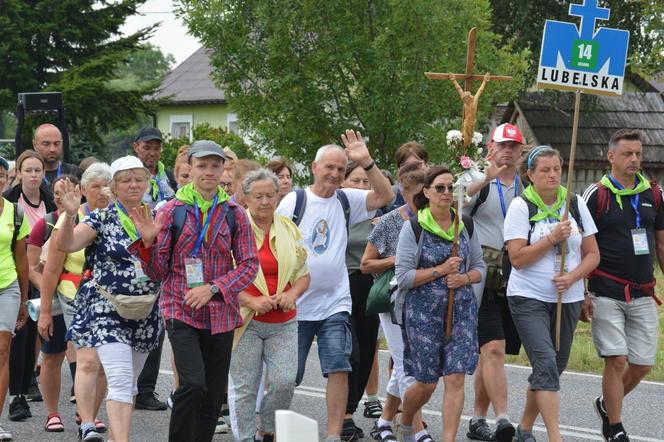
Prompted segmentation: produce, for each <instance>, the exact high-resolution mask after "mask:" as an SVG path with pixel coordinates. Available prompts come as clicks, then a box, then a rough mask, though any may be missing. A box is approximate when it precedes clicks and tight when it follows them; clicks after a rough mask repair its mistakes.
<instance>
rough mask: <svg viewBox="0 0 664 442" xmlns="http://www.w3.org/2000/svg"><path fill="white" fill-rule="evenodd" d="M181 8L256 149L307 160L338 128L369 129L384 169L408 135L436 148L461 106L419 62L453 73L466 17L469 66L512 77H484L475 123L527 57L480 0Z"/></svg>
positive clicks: (509, 88) (228, 3) (507, 95)
mask: <svg viewBox="0 0 664 442" xmlns="http://www.w3.org/2000/svg"><path fill="white" fill-rule="evenodd" d="M179 14H180V15H181V16H182V17H183V19H184V20H185V22H186V23H187V25H188V26H189V29H190V30H191V31H192V33H193V34H194V35H195V36H196V37H198V38H199V39H201V41H203V43H204V44H205V45H206V46H207V47H209V48H210V49H211V59H212V63H213V65H214V77H215V79H216V81H217V83H218V84H219V85H220V87H222V88H223V89H224V91H225V93H226V96H227V97H228V99H229V101H230V102H231V103H232V104H233V108H234V109H235V110H236V111H237V113H238V116H239V119H240V125H241V127H243V128H244V129H247V130H249V131H251V133H252V139H253V140H255V142H256V143H257V145H258V147H259V148H261V149H266V150H267V151H270V152H273V153H276V154H277V155H283V156H286V157H289V158H290V159H291V160H295V161H298V162H300V163H305V164H308V163H309V162H310V161H311V159H312V158H313V155H314V152H315V150H316V149H317V148H318V147H320V146H321V145H323V144H326V143H330V142H336V143H339V142H340V139H339V138H340V134H341V133H342V131H343V130H344V129H347V128H356V129H358V130H360V131H361V132H362V133H363V135H365V137H368V139H369V147H370V149H371V150H372V152H373V155H374V157H375V159H376V161H377V162H378V163H379V164H380V165H381V167H387V166H388V165H389V164H390V163H391V160H392V157H393V154H394V151H395V150H396V149H397V148H398V147H399V145H401V144H402V143H404V142H406V141H409V140H412V139H416V140H419V141H423V142H424V143H425V144H426V145H427V146H428V148H429V150H430V152H431V153H432V154H433V157H434V158H443V157H444V156H445V154H444V150H445V149H444V146H445V134H446V132H447V130H449V129H459V128H460V114H461V110H462V105H461V101H460V99H459V97H458V95H457V93H456V91H455V90H454V88H453V86H452V84H450V83H449V82H441V81H429V80H427V79H426V78H425V76H424V72H425V71H438V72H462V71H463V69H464V67H465V56H466V36H467V34H468V30H469V29H470V28H471V27H473V26H478V27H479V32H478V47H477V51H476V57H475V65H476V71H477V72H481V73H484V72H486V71H491V72H493V73H495V74H503V75H513V76H515V80H516V81H513V82H511V83H508V82H495V83H489V85H488V86H487V89H486V91H485V94H484V95H483V100H482V103H481V106H480V107H481V108H480V111H479V121H482V119H483V118H485V117H486V116H487V115H488V113H489V111H490V109H491V105H492V104H493V103H495V102H504V101H507V100H509V99H512V98H514V97H515V96H516V94H517V93H518V91H520V90H522V89H523V88H524V78H523V72H525V71H526V69H527V67H528V59H529V54H528V52H527V51H525V50H522V51H515V50H514V49H513V48H511V47H510V46H509V45H508V44H500V36H498V35H496V34H494V33H493V32H491V31H490V28H491V15H490V7H489V3H488V0H450V1H446V2H432V1H430V0H412V1H409V2H405V3H404V2H403V1H399V0H384V1H380V2H375V1H370V0H356V1H353V2H348V1H341V0H331V1H327V2H320V1H315V0H298V1H292V0H269V1H266V0H223V1H201V0H181V1H180V2H179ZM478 86H479V83H475V88H477V87H478Z"/></svg>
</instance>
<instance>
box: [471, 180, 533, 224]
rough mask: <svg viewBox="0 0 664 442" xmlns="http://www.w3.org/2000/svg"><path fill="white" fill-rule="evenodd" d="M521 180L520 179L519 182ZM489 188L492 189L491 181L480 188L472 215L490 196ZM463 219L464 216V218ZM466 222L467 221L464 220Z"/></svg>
mask: <svg viewBox="0 0 664 442" xmlns="http://www.w3.org/2000/svg"><path fill="white" fill-rule="evenodd" d="M520 182H521V180H519V183H520ZM489 190H491V183H489V184H487V185H486V186H484V187H482V189H481V190H480V194H479V195H478V196H477V200H475V205H474V206H473V209H472V210H471V211H470V216H475V213H476V212H477V209H479V208H480V206H481V205H482V204H484V202H485V201H486V199H487V198H488V196H489ZM462 219H463V218H462ZM464 224H465V221H464Z"/></svg>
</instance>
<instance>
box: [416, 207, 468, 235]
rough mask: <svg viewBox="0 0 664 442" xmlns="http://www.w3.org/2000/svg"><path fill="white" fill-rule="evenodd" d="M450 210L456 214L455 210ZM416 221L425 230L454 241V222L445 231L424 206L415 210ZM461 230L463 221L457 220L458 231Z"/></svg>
mask: <svg viewBox="0 0 664 442" xmlns="http://www.w3.org/2000/svg"><path fill="white" fill-rule="evenodd" d="M451 210H452V214H454V216H456V211H455V210H454V209H451ZM417 222H418V223H419V224H420V226H422V228H423V229H424V230H426V231H427V232H430V233H433V234H434V235H437V236H440V237H441V238H443V239H446V240H448V241H454V223H452V224H451V225H450V228H449V229H447V232H445V231H444V230H443V229H442V228H441V227H440V225H439V224H438V222H437V221H436V220H435V219H434V217H433V214H432V213H431V209H429V207H425V208H424V209H420V210H418V211H417ZM462 230H463V221H461V220H459V233H461V231H462Z"/></svg>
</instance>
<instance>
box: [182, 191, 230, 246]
mask: <svg viewBox="0 0 664 442" xmlns="http://www.w3.org/2000/svg"><path fill="white" fill-rule="evenodd" d="M217 195H218V196H219V198H218V199H217V205H221V204H222V203H223V202H225V201H228V200H229V199H230V197H229V196H228V195H227V194H226V192H224V189H223V188H222V187H221V186H217ZM175 198H177V199H178V200H180V201H182V202H183V203H185V204H189V205H190V206H193V205H194V202H196V204H197V205H198V208H199V209H200V210H201V212H202V213H203V219H202V220H201V225H204V224H205V220H206V219H207V216H208V212H209V211H210V208H211V207H212V203H213V201H214V198H213V199H212V200H210V201H207V200H206V199H204V198H203V195H201V194H200V193H199V192H198V191H197V190H196V189H194V185H193V184H192V183H189V184H187V185H185V186H182V187H180V188H179V189H178V191H177V193H176V194H175ZM205 236H206V238H205V239H207V233H206V235H205Z"/></svg>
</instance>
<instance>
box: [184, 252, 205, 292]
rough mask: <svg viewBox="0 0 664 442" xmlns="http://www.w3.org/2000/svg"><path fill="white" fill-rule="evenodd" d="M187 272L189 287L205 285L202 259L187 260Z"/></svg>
mask: <svg viewBox="0 0 664 442" xmlns="http://www.w3.org/2000/svg"><path fill="white" fill-rule="evenodd" d="M184 265H185V271H186V273H187V287H188V288H192V287H197V286H199V285H203V284H205V280H204V276H203V275H204V273H203V260H201V259H200V258H187V259H185V264H184Z"/></svg>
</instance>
